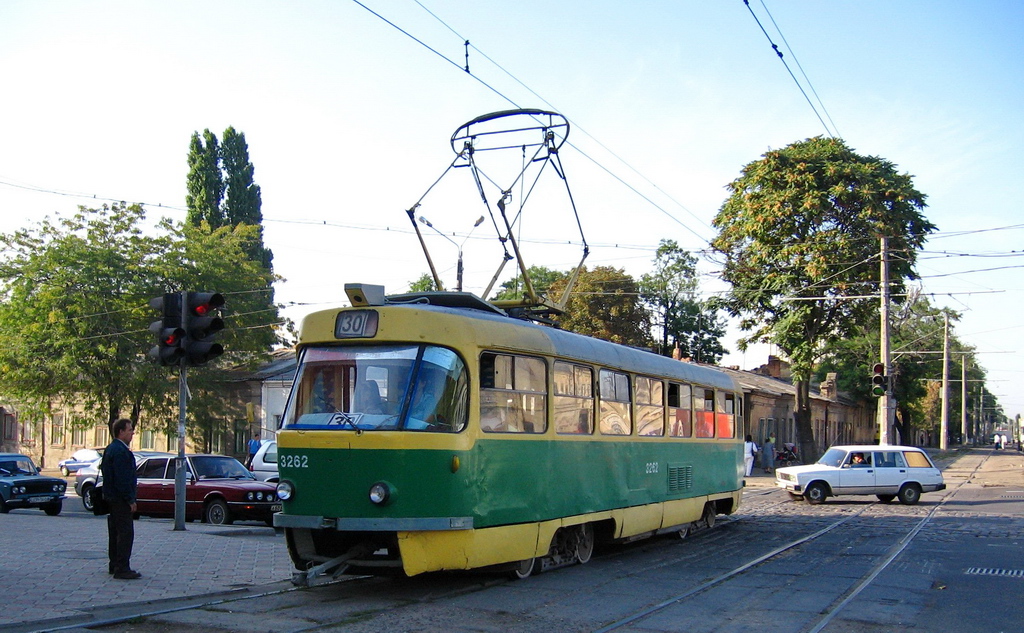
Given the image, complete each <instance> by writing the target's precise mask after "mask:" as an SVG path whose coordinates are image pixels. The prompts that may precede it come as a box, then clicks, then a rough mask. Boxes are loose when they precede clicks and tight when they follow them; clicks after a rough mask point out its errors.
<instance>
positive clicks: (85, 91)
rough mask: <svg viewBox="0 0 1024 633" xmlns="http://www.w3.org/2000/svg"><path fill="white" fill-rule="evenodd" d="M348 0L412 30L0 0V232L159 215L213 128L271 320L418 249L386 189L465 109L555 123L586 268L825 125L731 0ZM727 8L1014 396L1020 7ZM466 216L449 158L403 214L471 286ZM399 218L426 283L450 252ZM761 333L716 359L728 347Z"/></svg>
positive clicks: (1023, 406) (550, 207)
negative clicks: (275, 279) (268, 269)
mask: <svg viewBox="0 0 1024 633" xmlns="http://www.w3.org/2000/svg"><path fill="white" fill-rule="evenodd" d="M364 4H365V6H366V7H368V8H369V9H372V10H374V11H376V12H378V13H380V14H381V15H382V16H383V17H385V18H387V19H388V20H390V21H392V22H393V23H394V24H395V25H397V26H398V27H401V28H402V29H404V30H405V31H407V32H408V33H409V35H412V36H414V37H415V38H417V39H419V40H420V41H421V42H423V44H420V43H417V42H416V41H414V40H413V39H411V38H410V37H409V36H408V35H405V34H403V33H402V32H400V31H399V30H397V29H396V28H395V27H393V26H390V25H388V24H387V23H386V22H384V21H383V20H382V19H380V18H378V17H376V16H375V15H373V14H372V13H371V12H370V11H368V10H367V8H364V7H363V6H360V5H359V4H357V3H355V2H351V1H345V0H335V1H332V2H311V1H306V2H303V1H299V2H291V3H282V2H266V1H246V2H242V1H223V2H212V3H211V2H198V1H192V2H190V1H182V2H174V3H138V2H112V1H105V0H97V1H94V2H80V1H67V2H63V1H52V0H8V1H7V2H4V3H3V4H2V5H0V66H2V67H3V68H4V69H5V81H4V87H5V94H6V99H5V100H4V103H3V106H2V110H0V111H2V112H3V115H4V116H2V117H0V142H2V144H3V148H4V151H3V152H0V231H5V232H7V231H11V230H14V229H17V228H20V227H23V226H25V225H27V224H30V223H32V222H35V221H38V220H39V219H41V218H43V217H44V216H46V215H53V214H57V213H62V214H69V213H71V212H73V211H74V210H75V208H76V205H79V204H85V205H95V204H97V203H100V202H102V201H103V199H105V198H110V199H115V200H122V199H124V200H128V201H136V202H144V203H147V207H148V208H149V210H150V214H151V216H153V217H157V216H168V217H171V218H174V219H177V220H182V219H184V211H183V210H182V208H183V206H184V195H185V187H184V183H185V174H186V171H187V166H186V161H185V157H186V154H187V148H188V141H189V137H190V136H191V134H192V132H193V131H196V130H200V131H201V130H202V129H204V128H210V129H211V130H213V131H214V132H216V133H217V134H218V135H220V134H221V133H222V132H223V130H224V128H226V127H227V126H228V125H233V126H235V128H236V129H238V130H240V131H242V132H244V133H245V134H246V137H247V140H248V142H249V146H250V154H251V158H252V161H253V163H254V165H255V167H256V181H257V183H258V184H259V185H260V186H261V187H262V190H263V213H264V217H265V227H266V233H265V236H266V242H267V245H268V246H269V247H270V248H271V249H272V250H273V251H274V255H275V268H276V270H277V272H278V273H279V274H281V275H283V276H284V277H286V278H287V281H286V282H284V283H282V284H280V286H279V287H278V293H277V294H278V298H279V300H281V301H283V302H286V303H288V304H294V305H292V306H291V307H289V308H288V310H287V311H286V313H287V314H288V315H289V316H290V317H292V318H294V319H296V320H297V319H299V318H301V316H302V315H303V314H305V313H306V312H308V311H310V310H312V309H316V308H319V307H326V306H330V305H337V304H338V303H340V302H343V301H344V292H343V290H342V289H343V286H344V284H345V283H346V282H353V281H363V282H368V283H379V284H383V285H385V286H386V287H387V288H388V290H389V291H393V292H397V291H401V290H404V289H405V287H406V286H407V284H408V283H409V282H410V281H412V280H414V279H416V278H417V277H419V275H420V274H421V273H423V272H425V271H426V270H427V268H426V264H425V261H424V259H423V256H422V254H421V253H420V251H419V248H418V246H417V244H416V242H415V238H414V237H413V236H412V234H411V231H410V226H409V223H408V219H407V217H406V214H405V212H404V210H405V209H407V208H409V207H410V206H411V205H412V204H413V203H415V202H416V201H417V200H419V199H420V197H421V196H422V195H423V193H424V192H425V191H426V190H427V188H428V187H430V185H431V184H432V183H433V182H434V180H435V179H436V178H437V177H438V176H440V174H441V173H442V171H443V170H444V168H445V167H446V166H447V165H448V164H449V163H450V162H451V160H452V158H453V156H454V155H453V153H452V151H451V148H450V147H449V138H450V136H451V134H452V132H453V131H454V130H455V129H456V128H457V127H458V126H459V125H461V124H462V123H464V122H466V121H468V120H470V119H472V118H474V117H476V116H478V115H481V114H484V113H487V112H493V111H497V110H505V109H509V108H512V107H516V106H519V107H539V108H545V109H555V110H557V111H559V112H561V113H563V114H564V115H565V116H566V117H568V118H569V119H570V121H571V122H572V124H573V129H572V131H571V133H570V136H569V142H570V143H571V144H572V147H567V148H565V150H564V151H563V154H562V160H563V163H564V164H565V166H566V172H567V175H568V179H569V184H570V186H571V187H572V191H573V196H574V198H575V200H576V205H577V208H578V209H579V213H580V221H581V224H582V226H583V230H584V234H585V236H586V239H587V241H588V243H589V244H590V246H591V255H590V257H589V259H588V264H589V265H591V266H593V265H610V266H616V267H622V268H625V269H626V270H627V271H628V272H630V273H631V274H634V275H637V276H639V275H640V274H643V273H644V272H647V271H648V270H649V266H650V262H651V259H652V258H653V254H654V249H655V247H656V246H657V243H658V240H659V239H661V238H670V239H675V240H677V241H678V242H679V243H680V244H682V245H683V246H684V247H686V248H689V249H691V250H693V251H694V252H700V251H702V250H703V249H705V248H706V246H707V241H708V240H710V239H711V238H712V237H713V235H714V231H713V230H712V229H711V228H710V226H709V225H710V222H711V218H712V217H713V216H714V215H715V213H716V212H717V210H718V208H719V207H720V205H721V204H722V202H723V201H724V199H725V196H726V191H725V185H726V184H727V183H728V182H730V181H731V180H733V179H734V178H735V177H736V176H737V175H738V174H739V171H740V169H741V168H742V166H743V165H744V164H746V163H748V162H750V161H753V160H756V159H758V158H759V157H760V156H761V155H762V154H763V153H764V152H765V151H766V150H769V149H775V148H780V147H783V146H785V145H787V144H789V143H792V142H794V141H798V140H802V139H805V138H808V137H811V136H815V135H820V134H826V133H827V131H826V129H825V127H824V126H823V125H822V123H821V122H820V121H819V118H818V116H819V115H818V114H816V113H815V111H814V110H812V108H811V107H810V106H809V105H808V104H807V101H806V100H805V97H804V96H803V95H802V94H801V92H800V90H799V89H798V88H797V86H796V84H795V83H794V81H793V79H792V78H791V77H790V75H789V72H788V71H787V69H786V67H785V66H784V65H783V64H782V62H780V60H779V59H778V57H777V56H776V55H775V53H774V51H773V50H772V49H771V46H770V44H769V42H768V40H767V39H766V37H765V35H764V34H763V33H762V32H761V28H760V27H759V26H758V24H757V22H756V21H755V20H754V18H753V17H752V16H751V12H750V10H748V8H747V6H745V5H744V3H743V2H742V0H734V1H733V0H730V1H726V0H722V1H719V2H703V1H696V0H676V1H662V2H658V1H651V2H638V3H628V4H626V3H621V2H578V1H566V2H559V3H550V2H538V1H533V0H523V1H520V2H516V3H508V2H494V1H489V0H478V1H476V2H455V1H442V0H420V3H417V2H415V1H412V0H391V1H388V2H384V1H382V0H366V1H365V2H364ZM750 8H751V9H752V10H753V12H754V13H755V14H756V15H757V16H758V18H759V19H760V20H761V23H762V24H763V25H764V27H765V29H766V30H767V31H768V33H769V35H770V36H771V38H772V40H773V41H774V42H775V43H776V44H778V45H779V47H780V49H781V50H782V51H783V53H784V55H785V57H784V59H785V61H786V62H787V63H788V64H789V66H790V68H791V69H792V71H793V72H794V73H795V74H797V77H798V78H800V80H801V82H802V85H803V86H804V89H805V90H808V91H809V87H808V84H807V83H805V82H804V80H803V77H802V76H801V74H800V73H801V68H802V70H803V72H806V74H807V76H808V77H809V79H810V85H811V86H813V89H814V91H816V93H817V95H818V97H820V99H821V102H822V103H823V104H824V108H825V109H827V113H828V115H829V116H830V117H831V121H832V122H834V129H833V133H835V132H836V130H837V131H838V134H840V135H841V136H843V138H844V139H845V140H846V142H847V143H848V144H849V145H850V146H851V147H852V148H854V149H855V150H856V151H857V152H859V153H861V154H866V155H876V156H880V157H882V158H885V159H887V160H889V161H892V162H893V163H895V164H896V165H897V167H898V168H899V169H900V170H901V171H904V172H907V173H910V174H912V175H913V176H914V182H915V184H916V186H917V187H918V189H919V190H921V191H923V192H924V193H926V194H927V195H928V202H929V208H928V209H926V211H925V213H926V215H927V216H928V218H929V219H930V220H931V221H932V222H934V223H935V224H936V225H937V226H938V227H939V229H940V230H939V232H938V233H937V234H936V235H935V236H933V238H932V239H931V240H930V241H929V242H928V244H927V245H926V249H925V253H923V254H922V255H921V258H920V263H919V266H918V270H919V272H920V273H921V275H922V276H923V278H924V279H923V282H922V285H923V290H924V292H926V293H933V295H934V296H933V301H934V302H935V303H937V304H938V305H942V306H948V307H951V308H953V309H955V310H958V311H961V312H962V313H963V319H962V320H961V321H960V322H959V323H956V324H955V325H954V332H955V333H956V335H957V336H959V337H960V338H961V339H963V340H965V341H966V342H968V343H970V344H973V345H975V346H976V347H977V348H978V350H979V352H980V354H979V356H978V358H979V360H980V361H981V362H982V364H983V365H984V367H985V368H986V369H987V370H988V372H989V378H990V380H991V382H990V383H989V388H990V389H991V390H992V391H993V392H995V393H996V394H997V395H998V396H999V397H1000V402H1001V403H1002V404H1003V406H1004V408H1005V410H1006V412H1007V413H1009V414H1011V415H1012V414H1016V413H1024V393H1022V390H1021V389H1020V386H1021V382H1022V380H1024V365H1022V363H1021V361H1020V358H1021V352H1022V351H1024V317H1022V316H1021V314H1022V312H1024V283H1022V282H1021V281H1020V279H1021V272H1022V268H1020V266H1021V264H1022V263H1024V260H1022V259H1021V257H1022V254H1021V244H1022V243H1024V240H1022V237H1024V228H1022V226H1021V225H1022V223H1024V214H1022V213H1020V207H1021V204H1020V202H1019V199H1018V197H1017V196H1018V190H1019V189H1020V185H1021V184H1022V177H1021V174H1022V173H1024V170H1022V167H1024V165H1022V162H1024V161H1022V159H1021V153H1020V151H1019V148H1021V147H1022V146H1024V138H1022V137H1024V133H1022V125H1021V114H1022V106H1021V104H1022V103H1024V68H1022V66H1024V44H1022V41H1024V38H1022V37H1021V35H1022V32H1024V28H1022V27H1024V5H1022V4H1020V3H1017V2H1010V1H1006V2H995V1H987V0H981V1H979V2H971V3H963V2H948V1H929V2H924V1H905V2H899V3H893V2H882V1H860V2H811V1H798V0H794V1H789V2H778V1H777V0H765V1H764V2H763V3H762V1H761V0H751V2H750ZM427 9H429V12H428V11H427ZM766 9H767V11H766ZM768 11H770V13H771V16H770V17H769V14H768ZM431 13H432V14H433V15H431ZM773 19H774V23H775V24H777V25H778V30H776V28H775V26H774V25H773ZM780 30H781V35H780V33H779V31H780ZM783 36H784V39H783ZM467 39H468V40H469V41H470V42H471V45H472V46H471V47H470V49H469V66H470V70H471V72H472V75H470V74H468V73H466V72H465V70H463V69H462V67H463V65H464V64H465V50H466V49H465V46H464V41H465V40H467ZM786 43H788V45H789V46H790V47H792V52H791V51H790V50H789V49H788V48H787V47H786ZM426 46H429V47H430V49H433V50H429V49H428V48H426ZM797 62H798V63H799V66H798V65H797ZM812 97H813V95H812ZM513 104H514V105H513ZM819 108H820V106H819ZM819 114H820V115H821V116H822V117H824V111H822V110H820V109H819ZM826 121H828V119H826ZM829 127H830V128H831V127H832V124H829ZM610 152H611V153H610ZM463 171H464V170H463ZM624 183H625V184H624ZM627 185H628V186H627ZM40 190H41V191H40ZM544 193H545V194H546V193H548V192H547V190H544ZM64 194H68V195H64ZM79 194H81V195H79ZM93 196H96V199H95V200H94V199H93V198H92V197H93ZM157 204H162V205H164V206H163V207H162V208H160V207H157V206H156V205H157ZM482 212H483V208H482V206H481V203H480V202H479V198H478V196H477V194H476V192H475V189H474V188H473V186H472V185H471V183H470V182H469V180H468V178H467V177H465V176H464V174H463V173H457V174H455V175H454V176H452V177H448V178H446V179H445V181H444V185H443V186H442V187H439V188H438V190H436V191H434V192H432V193H431V194H430V195H429V196H428V197H427V198H426V199H425V200H424V203H423V206H422V207H420V209H419V214H422V215H425V216H426V217H428V218H429V219H430V220H431V222H432V223H433V224H434V225H435V226H437V227H439V228H440V229H441V230H443V231H445V232H447V233H452V234H454V235H455V239H456V241H458V242H462V241H463V240H465V246H464V253H465V262H466V272H465V287H466V289H467V290H470V291H475V292H482V291H483V289H484V287H485V286H486V285H487V282H488V281H489V280H490V278H491V276H492V275H493V274H494V271H495V269H496V267H497V264H498V262H499V261H500V257H501V250H500V249H499V248H498V246H497V244H496V241H495V240H494V239H493V233H488V232H487V231H486V229H487V226H486V225H484V226H482V227H480V229H477V230H476V231H474V232H473V235H472V236H471V237H470V238H469V239H466V235H467V233H468V231H469V230H470V229H471V228H472V225H473V222H474V220H475V219H476V218H477V217H479V215H480V214H481V213H482ZM1008 227H1012V228H1008ZM521 229H522V238H523V240H524V255H525V257H526V259H527V262H528V263H529V264H537V265H545V266H548V267H551V268H557V269H568V268H569V267H571V266H572V265H574V264H575V263H576V261H578V259H579V257H580V251H579V246H578V237H579V235H578V231H577V230H576V228H575V220H574V219H573V218H572V216H571V212H570V211H569V210H568V208H567V207H566V206H565V205H564V204H563V200H562V199H561V198H558V197H557V196H553V195H552V196H547V197H545V198H541V197H540V196H538V197H537V198H535V199H531V200H530V202H529V203H528V204H527V205H526V208H525V210H524V215H523V221H522V225H521ZM427 237H428V242H429V246H430V247H431V252H432V255H433V257H434V258H435V260H436V261H437V263H438V267H439V269H440V272H441V275H442V277H443V278H444V279H445V280H446V283H447V284H448V285H451V286H454V278H455V272H454V268H455V260H456V249H455V247H454V246H453V245H452V244H450V243H447V242H446V241H444V240H443V239H442V238H440V237H437V236H430V235H428V236H427ZM553 241H559V242H569V241H573V242H576V243H577V244H567V243H562V244H553V243H551V242H553ZM1014 251H1016V252H1015V253H1014ZM701 269H702V271H703V272H705V273H706V274H707V277H706V280H707V283H706V289H707V290H708V291H709V292H713V291H716V290H721V285H720V284H719V283H718V282H716V281H715V279H714V265H713V264H712V263H711V262H710V261H708V260H704V259H702V264H701ZM987 269H999V270H987ZM977 271H985V272H977ZM511 272H512V271H511V269H507V270H506V275H509V274H511ZM730 336H731V337H733V338H734V337H735V333H732V334H730ZM727 347H729V348H731V349H733V350H735V345H734V344H733V341H732V340H730V341H727ZM769 352H770V350H768V349H763V348H756V349H751V350H748V351H747V352H746V353H745V354H743V353H734V354H732V355H730V356H729V357H728V358H727V359H726V361H725V362H726V363H729V364H736V365H740V366H742V367H743V368H751V367H755V366H757V365H760V364H762V363H764V362H765V360H766V355H767V353H769Z"/></svg>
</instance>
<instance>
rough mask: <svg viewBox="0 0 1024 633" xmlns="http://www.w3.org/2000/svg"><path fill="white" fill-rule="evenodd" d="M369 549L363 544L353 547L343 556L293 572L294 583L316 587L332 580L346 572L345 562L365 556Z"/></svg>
mask: <svg viewBox="0 0 1024 633" xmlns="http://www.w3.org/2000/svg"><path fill="white" fill-rule="evenodd" d="M366 553H367V549H366V548H365V547H362V546H358V547H353V548H352V549H350V550H349V551H347V552H345V553H344V554H342V555H341V556H336V557H334V558H332V559H331V560H329V561H326V562H323V563H320V564H319V565H316V566H315V567H310V568H309V569H307V570H305V571H296V572H292V584H293V585H295V586H296V587H314V586H316V585H320V584H324V583H327V582H330V581H332V580H336V579H337V578H338V576H341V575H342V574H344V573H345V570H346V569H348V565H346V564H345V563H346V562H348V561H350V560H352V559H353V558H356V557H359V556H363V555H364V554H366Z"/></svg>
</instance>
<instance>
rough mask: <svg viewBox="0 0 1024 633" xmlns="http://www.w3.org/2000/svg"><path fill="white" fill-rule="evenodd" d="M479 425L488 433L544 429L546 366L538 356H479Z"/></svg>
mask: <svg viewBox="0 0 1024 633" xmlns="http://www.w3.org/2000/svg"><path fill="white" fill-rule="evenodd" d="M480 384H481V390H480V427H481V428H482V429H483V430H484V431H485V432H489V433H543V432H545V431H546V430H547V365H546V363H545V362H544V360H543V359H541V358H533V357H531V356H515V355H511V354H493V353H485V354H483V355H481V357H480Z"/></svg>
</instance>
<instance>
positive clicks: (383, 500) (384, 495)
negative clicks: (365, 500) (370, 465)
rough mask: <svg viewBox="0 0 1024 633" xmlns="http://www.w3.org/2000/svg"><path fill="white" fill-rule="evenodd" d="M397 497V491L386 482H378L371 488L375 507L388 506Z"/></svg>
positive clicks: (371, 498) (371, 499)
mask: <svg viewBox="0 0 1024 633" xmlns="http://www.w3.org/2000/svg"><path fill="white" fill-rule="evenodd" d="M394 496H395V491H394V489H393V488H392V487H391V484H389V483H388V482H386V481H378V482H377V483H375V484H373V485H372V486H370V502H371V503H373V504H374V505H378V506H383V505H387V504H388V503H389V502H390V501H391V500H392V499H393V498H394Z"/></svg>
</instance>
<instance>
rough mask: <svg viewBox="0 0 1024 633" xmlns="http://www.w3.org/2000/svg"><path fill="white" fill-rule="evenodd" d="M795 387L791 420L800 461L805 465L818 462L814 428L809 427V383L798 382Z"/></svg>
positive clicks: (794, 384) (804, 381)
mask: <svg viewBox="0 0 1024 633" xmlns="http://www.w3.org/2000/svg"><path fill="white" fill-rule="evenodd" d="M793 386H794V387H796V406H795V408H794V410H793V419H794V420H795V421H796V435H797V440H798V441H799V443H800V460H801V461H803V463H805V464H811V463H813V462H816V461H818V447H817V444H815V442H814V427H813V426H812V425H811V383H810V381H807V380H798V381H796V382H794V383H793Z"/></svg>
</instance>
